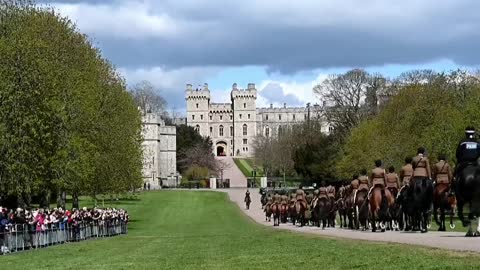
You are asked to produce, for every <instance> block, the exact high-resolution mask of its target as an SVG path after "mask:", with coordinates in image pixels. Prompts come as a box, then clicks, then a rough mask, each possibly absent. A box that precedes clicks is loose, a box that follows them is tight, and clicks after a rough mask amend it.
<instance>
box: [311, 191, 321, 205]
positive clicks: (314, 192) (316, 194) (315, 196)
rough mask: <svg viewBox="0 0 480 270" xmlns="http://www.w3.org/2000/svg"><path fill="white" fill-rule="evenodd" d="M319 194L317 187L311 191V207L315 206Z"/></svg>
mask: <svg viewBox="0 0 480 270" xmlns="http://www.w3.org/2000/svg"><path fill="white" fill-rule="evenodd" d="M319 194H320V192H319V190H318V189H315V190H314V191H313V200H312V208H315V206H317V202H318V196H319Z"/></svg>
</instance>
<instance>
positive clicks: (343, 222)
mask: <svg viewBox="0 0 480 270" xmlns="http://www.w3.org/2000/svg"><path fill="white" fill-rule="evenodd" d="M346 190H347V187H345V186H342V187H340V189H339V190H338V199H337V202H336V205H337V211H338V215H339V216H340V228H343V227H347V207H346V203H345V200H346V197H347V196H346Z"/></svg>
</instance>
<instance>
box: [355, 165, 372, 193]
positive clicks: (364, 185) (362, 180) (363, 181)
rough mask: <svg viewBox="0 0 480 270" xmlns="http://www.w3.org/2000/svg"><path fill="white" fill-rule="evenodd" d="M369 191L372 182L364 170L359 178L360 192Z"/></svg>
mask: <svg viewBox="0 0 480 270" xmlns="http://www.w3.org/2000/svg"><path fill="white" fill-rule="evenodd" d="M369 189H370V180H369V179H368V176H367V170H366V169H362V171H361V172H360V176H359V177H358V191H361V190H365V191H368V190H369ZM358 191H357V192H358Z"/></svg>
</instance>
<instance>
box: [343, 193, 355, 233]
mask: <svg viewBox="0 0 480 270" xmlns="http://www.w3.org/2000/svg"><path fill="white" fill-rule="evenodd" d="M345 196H346V198H345V208H346V214H347V217H348V228H349V229H352V230H353V229H354V226H355V224H354V214H353V212H354V210H355V205H354V199H355V191H354V190H352V188H350V187H349V188H347V192H346V194H345Z"/></svg>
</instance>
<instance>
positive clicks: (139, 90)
mask: <svg viewBox="0 0 480 270" xmlns="http://www.w3.org/2000/svg"><path fill="white" fill-rule="evenodd" d="M130 91H131V93H132V96H133V99H134V100H135V103H136V104H137V106H138V107H139V108H140V109H141V110H142V112H143V114H146V113H147V112H152V113H165V112H166V111H165V108H166V105H167V102H166V101H165V99H164V98H163V97H162V96H160V95H159V94H158V93H157V91H156V90H155V87H154V86H153V84H152V83H150V82H149V81H141V82H139V83H137V84H135V85H134V86H133V87H132V88H131V89H130Z"/></svg>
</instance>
